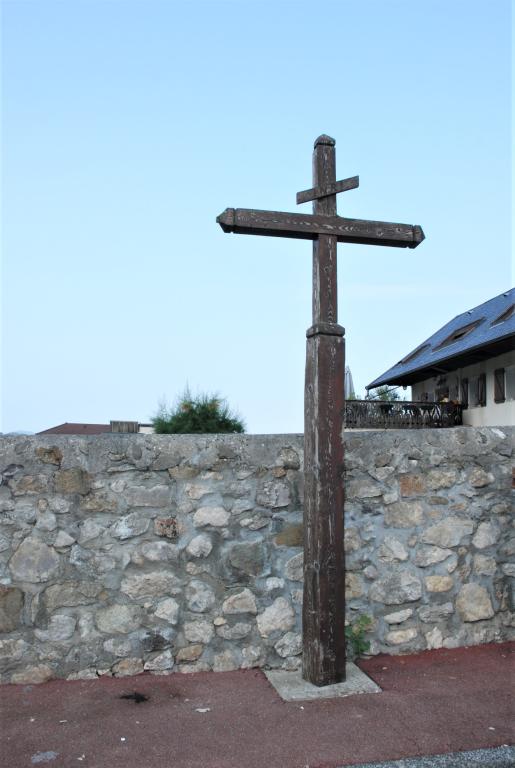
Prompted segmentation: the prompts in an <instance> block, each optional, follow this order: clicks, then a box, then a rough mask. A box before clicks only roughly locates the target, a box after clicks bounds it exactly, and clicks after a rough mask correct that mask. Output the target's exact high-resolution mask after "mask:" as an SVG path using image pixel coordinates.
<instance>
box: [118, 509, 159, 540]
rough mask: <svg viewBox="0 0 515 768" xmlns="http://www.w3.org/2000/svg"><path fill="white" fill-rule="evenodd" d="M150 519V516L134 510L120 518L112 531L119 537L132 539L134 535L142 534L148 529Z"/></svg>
mask: <svg viewBox="0 0 515 768" xmlns="http://www.w3.org/2000/svg"><path fill="white" fill-rule="evenodd" d="M149 525H150V520H149V518H148V517H144V516H143V515H141V514H140V513H139V512H132V513H131V514H130V515H126V516H125V517H122V518H120V520H118V522H116V523H115V524H114V525H113V527H112V529H111V533H112V535H113V536H115V537H116V538H117V539H122V541H123V540H124V539H131V538H132V537H133V536H141V534H142V533H145V531H146V530H147V529H148V526H149Z"/></svg>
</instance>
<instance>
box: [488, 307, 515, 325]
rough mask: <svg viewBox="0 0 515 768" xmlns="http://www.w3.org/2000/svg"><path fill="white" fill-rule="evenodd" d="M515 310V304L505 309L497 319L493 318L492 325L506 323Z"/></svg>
mask: <svg viewBox="0 0 515 768" xmlns="http://www.w3.org/2000/svg"><path fill="white" fill-rule="evenodd" d="M514 311H515V304H512V305H511V306H510V307H508V309H505V310H504V312H503V313H502V315H499V317H496V318H495V320H492V322H491V323H490V325H499V323H504V321H505V320H508V319H509V318H510V317H511V316H512V315H513V312H514Z"/></svg>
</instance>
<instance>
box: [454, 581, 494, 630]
mask: <svg viewBox="0 0 515 768" xmlns="http://www.w3.org/2000/svg"><path fill="white" fill-rule="evenodd" d="M456 609H457V611H458V613H459V614H460V616H461V619H462V621H481V620H482V619H491V618H492V616H493V615H494V609H493V607H492V602H491V600H490V597H489V595H488V592H487V591H486V589H485V588H484V587H482V586H481V585H480V584H475V583H471V584H464V585H463V586H462V588H461V589H460V591H459V594H458V597H457V598H456Z"/></svg>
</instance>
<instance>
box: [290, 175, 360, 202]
mask: <svg viewBox="0 0 515 768" xmlns="http://www.w3.org/2000/svg"><path fill="white" fill-rule="evenodd" d="M356 187H359V176H351V178H350V179H342V181H334V182H333V183H332V184H326V185H325V186H324V187H312V188H311V189H305V190H304V191H303V192H297V205H300V204H301V203H309V201H310V200H319V199H320V198H321V197H329V195H336V194H337V193H338V192H347V191H348V190H349V189H356Z"/></svg>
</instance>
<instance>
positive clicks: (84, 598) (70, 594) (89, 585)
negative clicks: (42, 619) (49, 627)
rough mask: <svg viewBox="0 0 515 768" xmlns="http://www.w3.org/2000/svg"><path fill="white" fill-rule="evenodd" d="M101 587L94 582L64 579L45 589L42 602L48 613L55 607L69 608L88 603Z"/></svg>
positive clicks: (93, 600) (93, 598)
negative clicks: (60, 582)
mask: <svg viewBox="0 0 515 768" xmlns="http://www.w3.org/2000/svg"><path fill="white" fill-rule="evenodd" d="M101 589H102V587H101V585H100V584H98V583H96V582H87V581H65V582H63V583H62V584H54V585H53V586H51V587H48V588H47V589H45V592H44V597H43V599H44V602H45V606H46V609H47V611H48V612H49V613H53V611H55V609H56V608H70V607H73V606H76V605H90V604H91V603H94V602H95V598H96V597H97V595H98V593H99V592H100V591H101Z"/></svg>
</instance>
